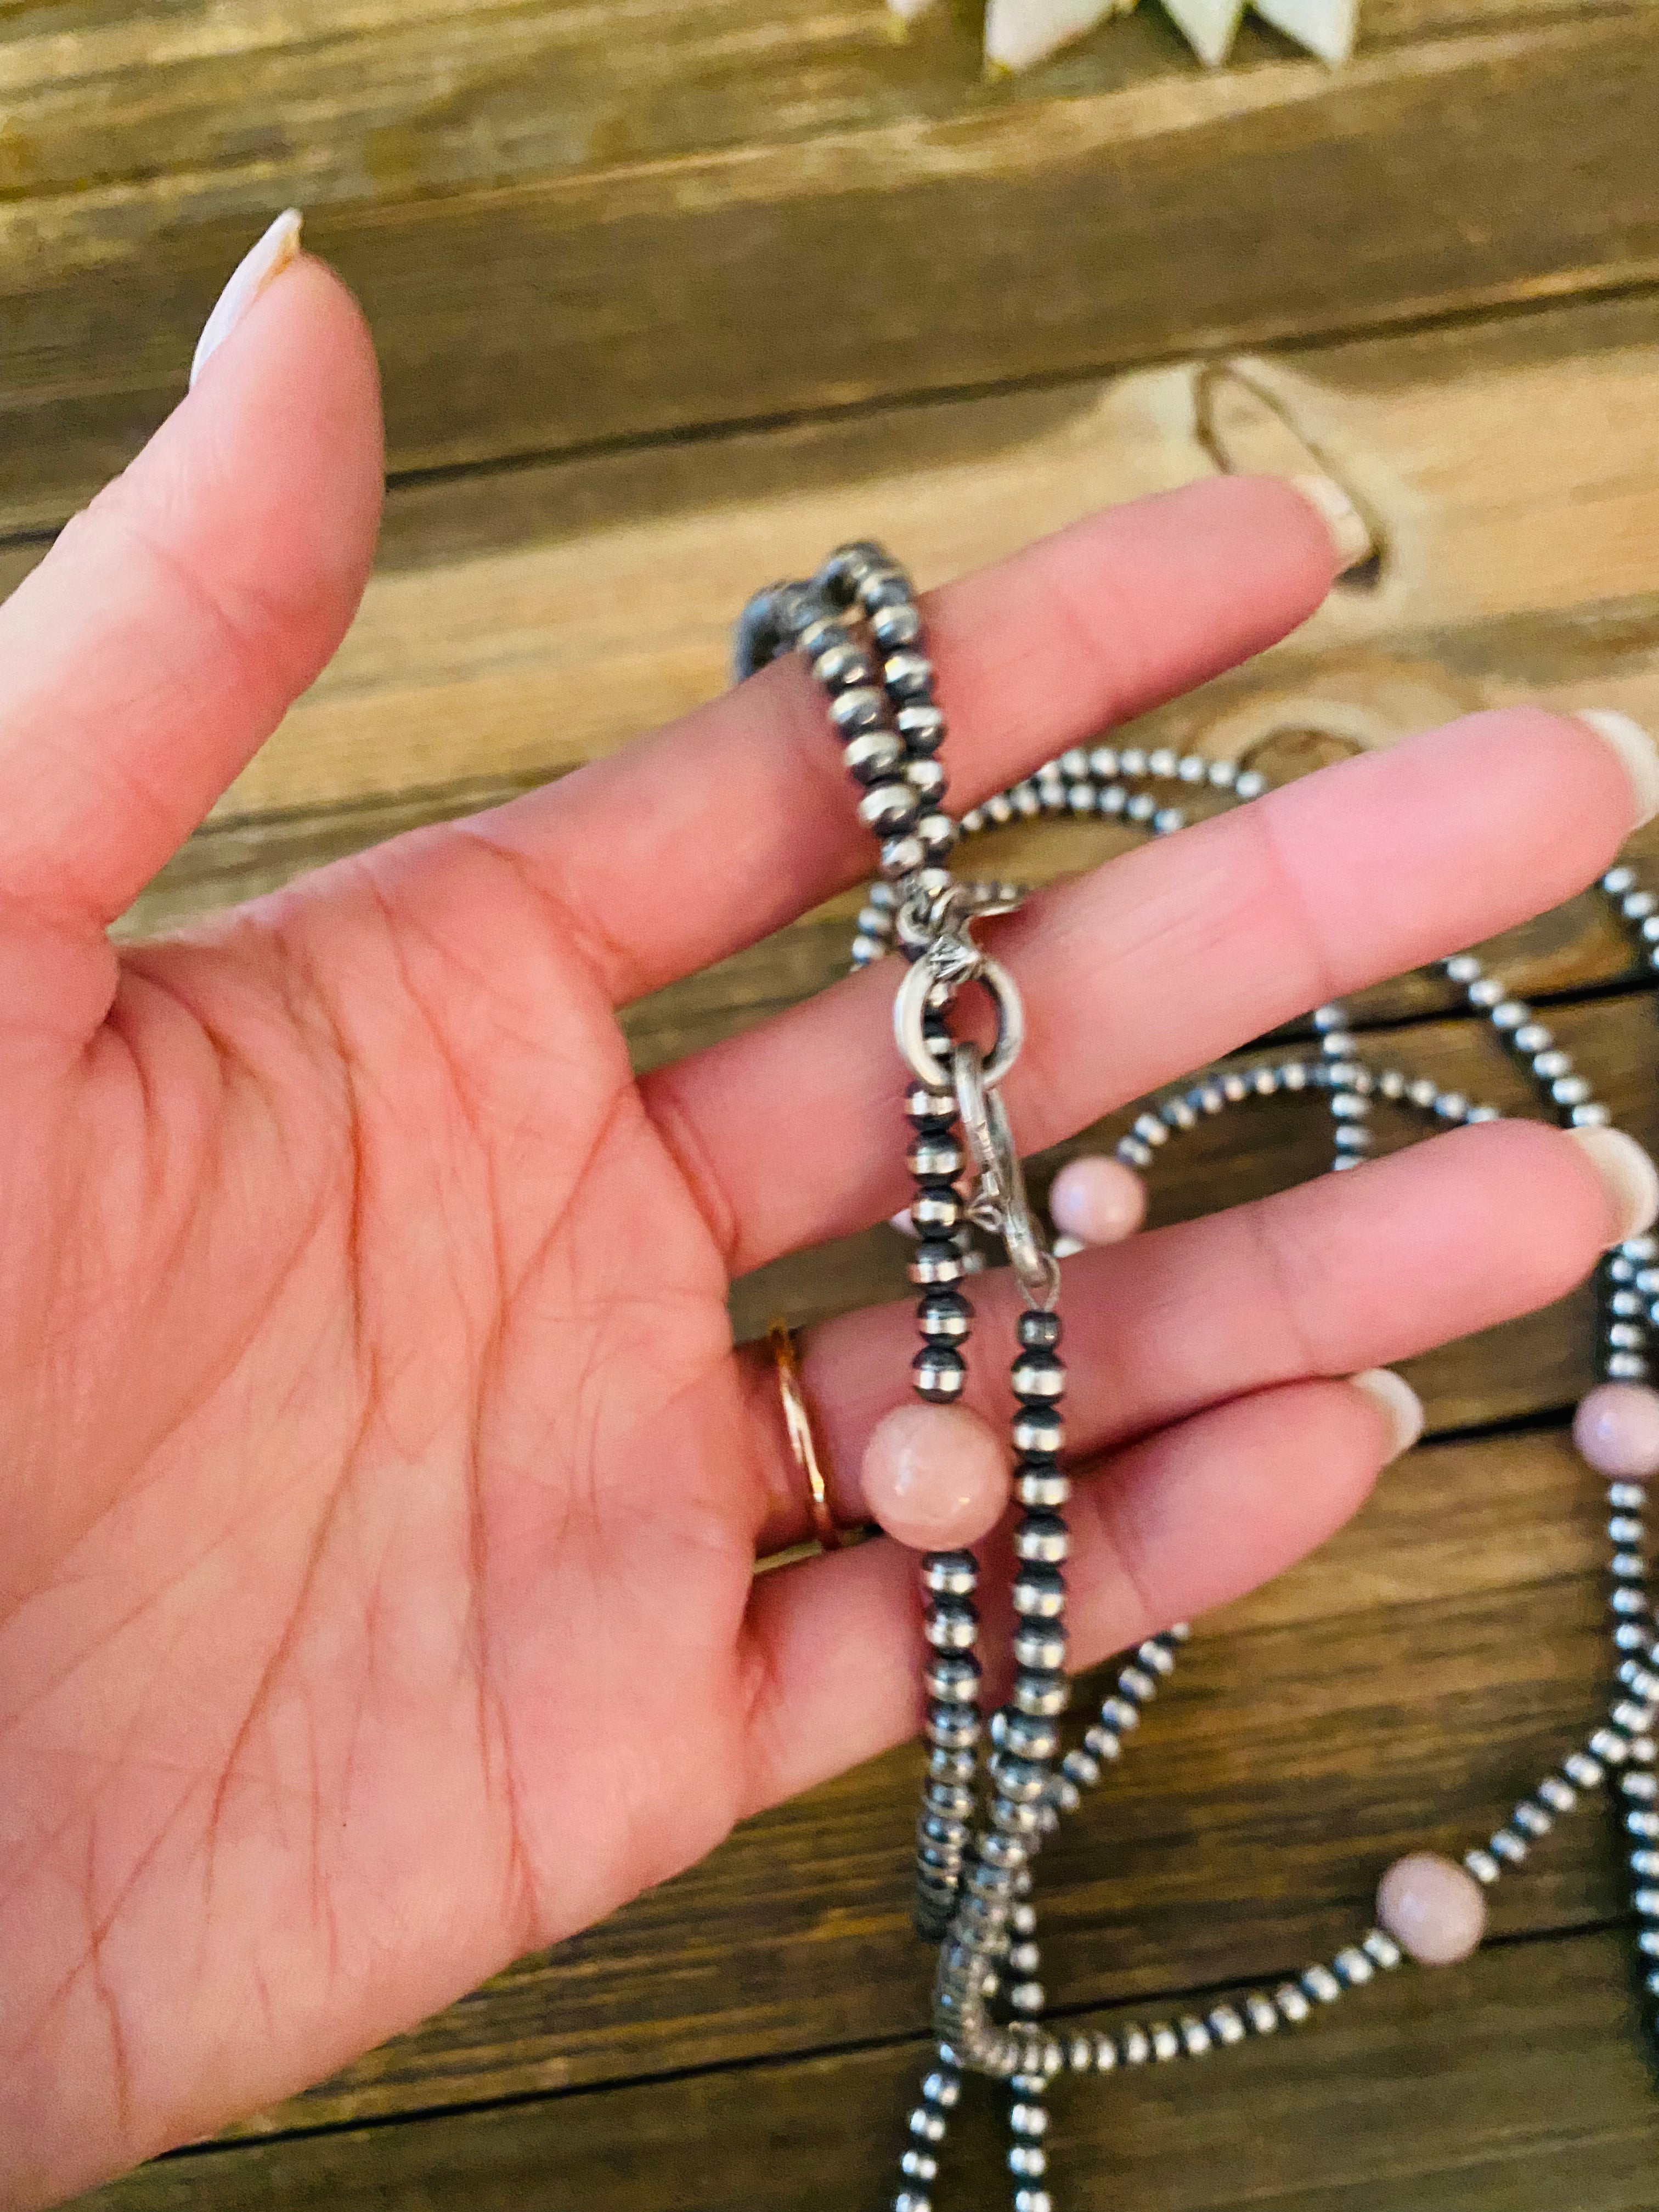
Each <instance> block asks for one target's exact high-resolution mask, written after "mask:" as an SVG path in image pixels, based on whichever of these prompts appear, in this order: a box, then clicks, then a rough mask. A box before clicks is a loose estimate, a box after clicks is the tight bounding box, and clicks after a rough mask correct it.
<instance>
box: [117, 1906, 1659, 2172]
mask: <svg viewBox="0 0 1659 2212" xmlns="http://www.w3.org/2000/svg"><path fill="white" fill-rule="evenodd" d="M1622 1965H1623V1960H1622V1953H1621V1947H1620V1943H1619V1942H1618V1941H1616V1940H1615V1939H1613V1938H1612V1937H1610V1936H1606V1935H1591V1936H1580V1937H1577V1938H1561V1937H1557V1938H1555V1939H1553V1940H1551V1941H1547V1942H1522V1943H1515V1944H1501V1945H1497V1946H1494V1947H1493V1948H1491V1949H1489V1950H1486V1951H1483V1952H1482V1953H1480V1954H1479V1955H1478V1957H1477V1958H1476V1959H1475V1960H1474V1961H1473V1962H1472V1963H1471V1964H1470V1965H1469V1966H1466V1967H1462V1968H1455V1969H1450V1970H1447V1971H1445V1972H1443V1974H1442V1975H1441V1976H1440V1977H1439V1978H1431V1975H1430V1974H1429V1973H1427V1972H1425V1973H1414V1972H1402V1973H1401V1974H1399V1975H1395V1976H1392V1977H1390V1978H1389V1979H1388V1980H1387V1981H1386V1982H1384V1983H1383V1984H1381V1985H1380V1986H1379V1985H1376V1984H1373V1985H1372V1986H1371V1987H1370V1989H1368V1990H1365V1991H1364V1992H1363V1993H1362V1994H1361V1995H1359V1996H1355V1997H1353V1998H1351V1999H1347V2000H1345V2001H1344V2002H1342V2003H1340V2005H1339V2006H1338V2007H1337V2008H1335V2010H1334V2012H1333V2013H1331V2014H1330V2015H1325V2016H1322V2017H1321V2018H1320V2019H1319V2020H1318V2021H1316V2022H1314V2023H1310V2025H1309V2026H1308V2027H1305V2028H1304V2029H1302V2030H1299V2031H1297V2033H1295V2034H1293V2035H1292V2034H1281V2035H1279V2036H1277V2037H1275V2038H1274V2039H1273V2041H1272V2042H1271V2043H1264V2044H1254V2045H1243V2046H1242V2047H1241V2048H1240V2049H1238V2050H1237V2051H1230V2052H1227V2053H1225V2054H1222V2055H1218V2056H1217V2057H1213V2058H1212V2059H1206V2060H1205V2061H1203V2062H1201V2063H1198V2064H1191V2063H1183V2064H1179V2065H1174V2066H1169V2067H1161V2068H1158V2069H1156V2070H1154V2071H1150V2072H1139V2073H1136V2074H1134V2075H1121V2076H1117V2077H1114V2078H1112V2079H1110V2080H1109V2081H1104V2082H1101V2081H1079V2082H1076V2083H1066V2084H1064V2085H1062V2086H1060V2087H1057V2088H1056V2090H1055V2092H1054V2129H1053V2131H1052V2135H1051V2138H1050V2147H1051V2149H1052V2151H1053V2154H1054V2163H1055V2168H1056V2174H1057V2179H1058V2185H1059V2186H1060V2187H1063V2188H1065V2189H1066V2196H1067V2201H1068V2202H1070V2203H1073V2204H1074V2205H1076V2206H1077V2207H1079V2212H1119V2208H1120V2207H1122V2206H1125V2205H1133V2206H1134V2207H1136V2208H1137V2212H1244V2208H1245V2207H1250V2208H1260V2207H1262V2206H1277V2207H1282V2208H1284V2212H1360V2208H1362V2207H1363V2208H1364V2212H1376V2207H1378V2206H1379V2205H1386V2206H1389V2207H1395V2206H1399V2207H1402V2208H1403V2207H1406V2206H1409V2207H1410V2208H1411V2212H1530V2208H1532V2207H1534V2206H1539V2205H1548V2206H1551V2207H1553V2208H1562V2207H1568V2206H1570V2207H1571V2212H1650V2208H1651V2207H1652V2204H1653V2202H1654V2196H1653V2170H1654V2161H1655V2158H1656V2154H1659V2119H1656V2106H1655V2102H1654V2099H1653V2095H1652V2091H1651V2086H1650V2081H1649V2079H1648V2077H1647V2073H1646V2069H1645V2068H1644V2064H1643V2063H1642V2061H1641V2059H1640V2057H1638V2054H1637V2051H1636V2049H1635V2046H1634V2044H1633V2042H1632V2038H1631V2035H1630V2032H1629V2021H1628V2014H1629V2007H1628V2004H1627V2002H1626V2000H1625V1998H1624V1997H1623V1995H1622V1992H1621V1989H1620V1977H1621V1972H1622ZM1140 2016H1142V2017H1144V2015H1140ZM1082 2017H1083V2019H1084V2020H1085V2022H1087V2023H1088V2024H1095V2023H1097V2024H1099V2025H1100V2026H1103V2027H1105V2026H1109V2024H1110V2023H1111V2021H1112V2020H1113V2019H1114V2017H1115V2015H1113V2014H1112V2013H1110V2012H1109V2011H1107V2012H1102V2013H1099V2014H1089V2015H1083V2016H1082ZM922 2057H923V2051H922V2047H921V2045H920V2043H919V2042H918V2041H917V2040H915V2039H902V2040H900V2041H898V2042H897V2043H896V2044H890V2043H884V2045H882V2046H881V2047H878V2048H877V2049H874V2050H866V2051H848V2052H842V2053H837V2054H835V2055H830V2056H825V2057H817V2058H808V2059H804V2060H797V2061H794V2062H793V2063H788V2064H787V2065H783V2066H780V2067H775V2068H773V2067H769V2068H766V2069H749V2068H740V2069H734V2070H732V2071H729V2072H716V2073H702V2074H695V2075H690V2076H687V2077H682V2078H680V2079H678V2080H668V2081H651V2082H647V2083H642V2084H641V2085H639V2086H637V2087H626V2088H619V2089H615V2090H611V2091H610V2092H607V2093H605V2094H603V2095H599V2096H591V2095H590V2096H580V2097H569V2098H561V2099H556V2100H550V2101H548V2100H537V2101H533V2102H526V2103H522V2104H516V2105H508V2106H503V2107H500V2108H497V2109H495V2110H493V2111H488V2112H470V2113H459V2114H446V2115H444V2116H442V2117H438V2118H432V2119H429V2120H425V2121H422V2122H419V2123H416V2124H412V2125H403V2126H399V2127H396V2128H392V2129H384V2128H380V2129H371V2130H349V2131H341V2132H330V2133H325V2134H320V2135H313V2136H300V2137H290V2138H289V2139H286V2140H278V2141H276V2142H269V2143H261V2144H251V2145H237V2146H234V2147H233V2148H222V2149H216V2150H213V2151H211V2152H207V2153H203V2154H196V2155H194V2156H187V2157H182V2158H176V2159H172V2160H165V2161H163V2162H161V2164H159V2165H155V2166H149V2167H147V2168H145V2169H143V2171H142V2172H139V2173H137V2174H135V2175H133V2176H131V2178H130V2179H128V2180H126V2181H125V2182H121V2183H118V2184H116V2185H114V2186H113V2187H112V2188H111V2189H108V2190H106V2191H102V2192H100V2194H99V2195H97V2196H95V2197H88V2198H85V2199H83V2200H82V2203H83V2204H84V2205H85V2206H86V2207H88V2212H90V2208H92V2207H94V2206H95V2207H98V2208H100V2212H195V2208H197V2207H199V2206H201V2205H203V2204H205V2203H212V2204H213V2205H214V2206H216V2208H221V2212H236V2208H240V2207H242V2206H253V2205H258V2206H270V2205H272V2204H282V2205H285V2206H312V2205H317V2206H322V2205H326V2206H328V2207H329V2208H330V2212H368V2208H370V2207H374V2208H377V2212H379V2208H383V2207H385V2206H387V2205H392V2204H422V2205H427V2204H432V2205H437V2204H446V2205H447V2204H465V2205H467V2206H468V2207H469V2208H470V2212H497V2208H499V2212H564V2209H565V2208H566V2207H568V2206H569V2205H572V2204H574V2203H580V2204H582V2205H584V2206H586V2207H590V2208H592V2212H623V2208H633V2207H637V2206H641V2205H647V2204H648V2205H650V2206H652V2207H653V2208H657V2209H658V2212H661V2209H662V2208H671V2212H731V2208H732V2207H733V2206H736V2205H745V2206H746V2205H764V2206H766V2207H767V2208H769V2212H808V2208H812V2212H817V2208H818V2207H821V2206H825V2205H830V2204H834V2205H837V2206H841V2205H848V2204H878V2203H881V2202H882V2201H883V2188H884V2185H885V2186H886V2188H887V2189H889V2190H890V2188H891V2186H892V2179H891V2174H892V2166H893V2163H894V2159H895V2151H894V2145H895V2143H896V2142H898V2141H899V2140H900V2139H901V2136H902V2127H903V2115H904V2112H905V2110H906V2107H907V2106H908V2102H909V2101H910V2099H911V2098H912V2097H913V2096H914V2093H915V2080H916V2076H917V2074H918V2072H919V2070H920V2066H921V2059H922ZM997 2103H1000V2100H994V2097H993V2093H991V2092H989V2091H988V2090H986V2091H980V2090H979V2088H978V2085H975V2089H974V2090H973V2091H971V2092H970V2093H969V2099H968V2100H966V2104H965V2108H964V2110H963V2112H962V2114H961V2117H960V2118H959V2120H958V2122H957V2126H956V2128H955V2130H953V2139H952V2141H951V2145H950V2160H949V2164H948V2166H947V2167H946V2169H945V2178H944V2179H942V2180H941V2184H940V2188H941V2191H948V2201H949V2202H950V2203H953V2204H956V2205H959V2206H960V2207H961V2208H962V2212H993V2208H996V2207H1000V2206H1003V2205H1006V2202H1007V2191H1008V2181H1007V2176H1006V2172H1005V2171H1004V2170H1003V2163H1002V2155H1001V2153H1002V2148H1003V2145H1002V2142H1000V2141H999V2130H1000V2116H999V2115H998V2113H997V2112H996V2109H995V2107H996V2104H997ZM1005 2140H1006V2139H1005Z"/></svg>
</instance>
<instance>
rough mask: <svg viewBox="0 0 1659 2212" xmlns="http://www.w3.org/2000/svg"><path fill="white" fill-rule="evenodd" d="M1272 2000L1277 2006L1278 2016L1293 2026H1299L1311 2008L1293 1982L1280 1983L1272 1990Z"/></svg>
mask: <svg viewBox="0 0 1659 2212" xmlns="http://www.w3.org/2000/svg"><path fill="white" fill-rule="evenodd" d="M1273 2002H1274V2004H1275V2005H1276V2006H1277V2007H1278V2009H1279V2018H1280V2019H1281V2020H1286V2021H1289V2022H1290V2023H1291V2027H1299V2026H1300V2025H1301V2023H1302V2022H1303V2021H1304V2020H1306V2018H1307V2017H1308V2015H1309V2014H1310V2012H1311V2011H1312V2009H1313V2008H1312V2006H1311V2005H1310V2003H1309V2002H1308V2000H1307V1998H1306V1997H1305V1996H1304V1995H1303V1993H1302V1991H1301V1990H1299V1989H1297V1986H1296V1984H1295V1983H1294V1982H1285V1983H1283V1984H1280V1986H1279V1988H1278V1989H1276V1990H1274V1991H1273Z"/></svg>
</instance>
